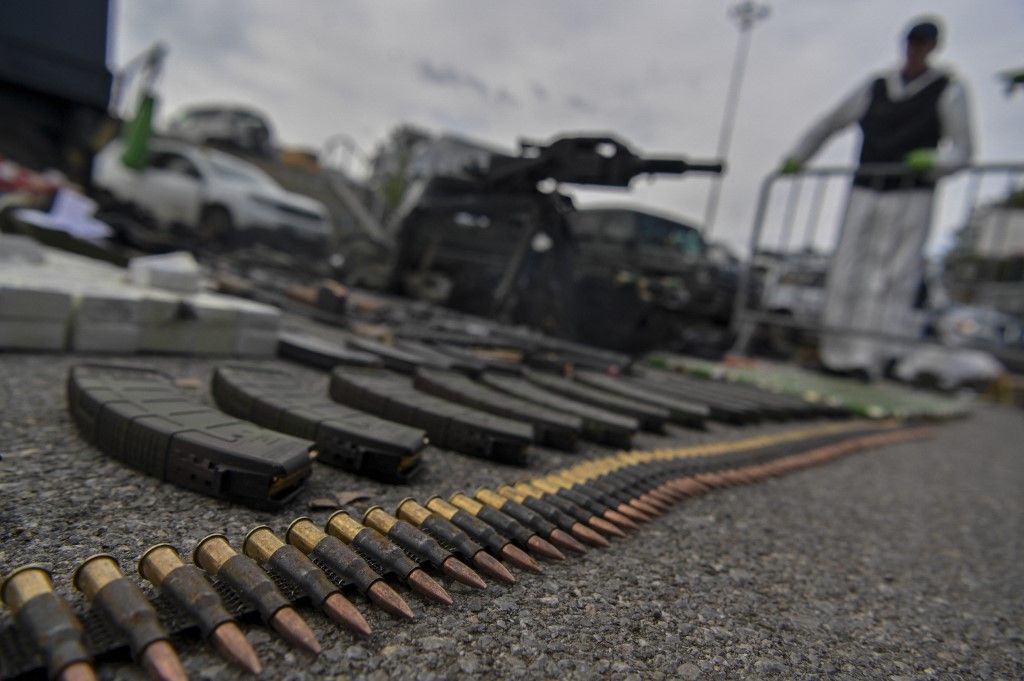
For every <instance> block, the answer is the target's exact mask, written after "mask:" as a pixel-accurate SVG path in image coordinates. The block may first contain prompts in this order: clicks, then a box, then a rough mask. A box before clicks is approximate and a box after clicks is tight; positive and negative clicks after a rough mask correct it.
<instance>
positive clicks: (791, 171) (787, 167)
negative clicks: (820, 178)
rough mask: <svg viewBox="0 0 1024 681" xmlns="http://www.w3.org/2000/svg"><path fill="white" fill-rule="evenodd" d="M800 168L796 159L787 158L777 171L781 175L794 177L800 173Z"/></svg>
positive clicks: (800, 165)
mask: <svg viewBox="0 0 1024 681" xmlns="http://www.w3.org/2000/svg"><path fill="white" fill-rule="evenodd" d="M801 167H802V164H801V163H800V161H797V160H796V159H793V158H787V159H786V160H785V161H783V162H782V168H780V169H779V170H780V172H781V173H782V174H783V175H795V174H796V173H799V172H800V169H801Z"/></svg>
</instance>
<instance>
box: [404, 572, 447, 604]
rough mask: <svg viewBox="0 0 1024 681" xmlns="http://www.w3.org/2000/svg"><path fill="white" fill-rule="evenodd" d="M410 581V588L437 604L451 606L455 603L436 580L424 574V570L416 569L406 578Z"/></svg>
mask: <svg viewBox="0 0 1024 681" xmlns="http://www.w3.org/2000/svg"><path fill="white" fill-rule="evenodd" d="M406 579H408V580H409V586H411V587H412V588H413V589H414V590H415V591H416V592H417V593H419V594H420V595H421V596H424V597H426V598H429V599H430V600H432V601H435V602H437V603H442V604H444V605H451V604H452V603H454V601H452V597H451V596H449V595H448V592H447V591H445V589H444V587H443V586H441V585H440V584H438V583H437V582H435V581H434V579H433V578H432V577H431V576H430V575H428V574H427V573H426V572H424V571H423V570H422V569H416V570H413V571H412V572H410V573H409V576H408V577H406Z"/></svg>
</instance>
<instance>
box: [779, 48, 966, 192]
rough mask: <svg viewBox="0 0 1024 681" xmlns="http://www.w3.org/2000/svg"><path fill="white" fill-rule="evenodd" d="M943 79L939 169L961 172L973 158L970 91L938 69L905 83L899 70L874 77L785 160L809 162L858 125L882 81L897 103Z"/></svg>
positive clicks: (822, 120)
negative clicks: (836, 137)
mask: <svg viewBox="0 0 1024 681" xmlns="http://www.w3.org/2000/svg"><path fill="white" fill-rule="evenodd" d="M942 76H946V77H947V78H948V79H949V84H948V85H947V86H946V87H945V89H944V90H943V91H942V95H941V96H940V97H939V102H938V108H939V112H938V113H939V122H940V126H941V128H942V140H941V141H940V143H939V149H938V152H937V155H936V164H937V170H938V172H939V173H940V174H947V173H952V172H955V171H956V170H959V169H960V168H962V167H963V166H965V165H967V164H968V163H970V161H971V158H972V157H973V155H974V137H973V134H972V128H971V116H970V106H969V104H968V101H967V90H966V88H965V87H964V85H963V83H961V82H960V80H959V79H957V78H956V77H955V76H954V75H953V74H952V73H950V72H949V71H946V70H944V69H938V68H929V69H928V70H927V71H925V72H924V73H922V74H921V75H920V76H918V77H917V78H915V79H914V80H912V81H910V82H909V83H904V82H903V79H902V77H901V76H900V70H899V69H898V68H897V69H892V70H889V71H885V72H882V73H879V74H875V75H873V76H872V77H871V78H869V79H868V80H867V81H866V82H864V83H863V84H861V85H860V86H858V87H857V88H856V89H854V90H853V91H852V92H850V93H849V94H848V95H846V97H844V98H843V99H842V100H841V101H840V102H839V104H838V105H837V106H836V107H835V108H833V109H832V110H831V111H829V112H828V113H827V114H825V116H823V117H822V118H820V119H819V120H818V121H817V122H816V123H815V124H814V125H812V126H811V128H810V129H809V130H808V131H807V132H806V133H805V134H804V136H803V137H802V138H801V139H800V141H799V142H797V145H796V147H794V148H793V150H792V151H791V152H790V153H789V155H787V156H786V158H787V159H792V160H794V161H796V162H797V163H800V164H803V163H806V162H807V161H808V160H809V159H810V158H811V157H813V156H814V155H815V154H816V153H817V152H818V150H819V149H820V148H821V147H822V145H824V144H825V142H827V141H828V140H829V138H831V137H832V136H833V135H835V134H836V133H838V132H840V131H841V130H843V129H844V128H846V127H848V126H850V125H853V124H854V123H857V122H858V121H859V120H860V119H861V118H862V117H863V116H864V114H865V113H867V110H868V107H869V106H870V105H871V97H872V86H873V84H874V82H875V81H876V80H878V79H879V78H884V79H885V85H886V89H887V90H888V93H889V97H890V99H892V100H895V101H898V100H900V99H905V98H907V97H911V96H913V95H914V94H916V93H918V92H920V91H921V89H923V88H925V87H927V86H928V85H929V84H931V83H933V82H934V81H935V79H936V78H940V77H942Z"/></svg>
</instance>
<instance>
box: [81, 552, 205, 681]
mask: <svg viewBox="0 0 1024 681" xmlns="http://www.w3.org/2000/svg"><path fill="white" fill-rule="evenodd" d="M71 583H72V584H73V585H74V587H75V588H76V589H78V590H79V591H81V592H82V593H83V594H84V595H85V597H86V598H87V599H88V600H89V601H90V602H92V603H94V604H95V605H96V606H97V607H99V608H100V609H101V610H103V612H104V613H106V614H107V616H108V617H110V619H111V621H112V622H113V623H114V624H115V626H117V628H118V629H119V630H120V631H121V633H122V634H124V635H125V637H126V638H127V639H128V646H129V647H130V648H131V651H132V656H133V657H134V658H135V659H136V660H138V661H139V662H140V663H141V664H142V666H143V667H145V668H146V671H148V672H149V675H150V676H151V677H153V678H154V679H157V680H158V681H185V680H186V679H188V675H187V674H186V673H185V668H184V667H182V666H181V660H179V659H178V654H177V653H176V652H175V651H174V648H172V647H171V644H170V643H169V642H168V634H167V632H166V631H165V630H164V628H163V625H161V624H160V619H159V618H158V617H157V614H156V609H155V608H154V607H153V605H152V604H151V603H150V602H149V600H147V599H146V595H145V594H144V593H142V589H140V588H139V587H138V585H137V584H135V582H133V581H131V580H130V579H128V578H127V577H125V576H124V574H123V573H122V572H121V567H120V566H119V565H118V564H117V560H115V559H114V557H113V556H111V555H108V554H105V553H101V554H97V555H95V556H90V557H89V558H86V559H85V560H84V561H83V562H82V563H81V564H80V565H79V566H78V567H77V568H75V571H74V573H73V574H72V575H71Z"/></svg>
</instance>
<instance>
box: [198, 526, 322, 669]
mask: <svg viewBox="0 0 1024 681" xmlns="http://www.w3.org/2000/svg"><path fill="white" fill-rule="evenodd" d="M192 560H193V561H194V562H195V563H196V564H197V565H198V566H199V567H201V568H203V569H204V570H206V571H207V572H208V573H210V574H211V575H214V576H217V577H220V578H221V579H223V580H224V581H226V582H227V583H228V585H229V586H230V587H231V588H232V589H233V590H234V591H235V592H236V593H237V594H238V595H239V596H241V597H242V598H243V599H244V600H246V601H248V602H249V603H250V604H251V605H252V606H253V607H255V608H256V609H257V610H258V611H259V613H260V616H261V617H262V618H263V620H264V621H265V622H266V623H267V624H269V625H270V626H271V628H273V629H274V631H276V632H277V633H278V634H280V635H281V637H282V638H283V639H284V640H286V641H288V643H290V644H291V645H293V646H296V647H298V648H302V649H303V650H306V651H309V652H311V653H313V654H314V655H319V654H320V650H321V649H320V642H319V641H317V639H316V634H314V633H313V630H312V629H310V628H309V625H308V624H306V621H305V620H303V619H302V617H300V616H299V613H297V612H295V608H293V607H292V606H291V604H290V603H289V602H288V600H287V599H286V598H285V597H284V595H282V594H281V592H280V591H279V590H278V588H277V586H276V585H275V584H274V582H273V580H272V579H270V576H269V575H268V574H267V573H266V572H264V571H263V570H262V569H260V567H259V566H258V565H257V564H256V561H254V560H253V559H252V558H249V557H248V556H245V555H242V554H240V553H238V552H237V551H235V549H234V548H233V547H232V546H231V544H230V543H228V539H227V537H225V536H224V535H223V534H211V535H209V536H207V537H204V538H203V539H201V540H200V541H199V543H198V544H197V545H196V547H195V548H194V549H193V550H192Z"/></svg>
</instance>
